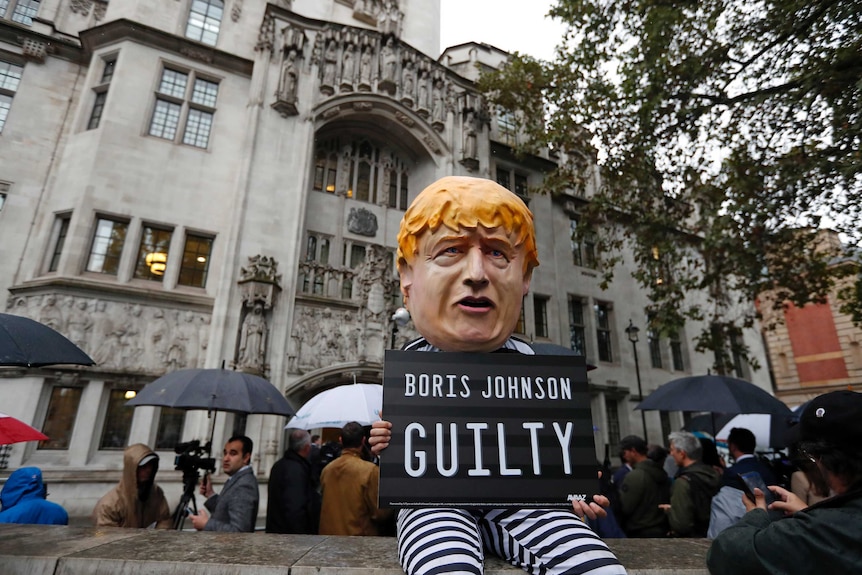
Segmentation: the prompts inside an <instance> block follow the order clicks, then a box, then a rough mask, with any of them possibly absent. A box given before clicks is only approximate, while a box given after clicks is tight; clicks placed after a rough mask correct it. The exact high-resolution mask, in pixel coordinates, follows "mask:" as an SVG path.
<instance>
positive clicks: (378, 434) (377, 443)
mask: <svg viewBox="0 0 862 575" xmlns="http://www.w3.org/2000/svg"><path fill="white" fill-rule="evenodd" d="M380 415H383V412H382V411H381V413H380ZM391 438H392V424H391V423H389V422H388V421H383V420H382V419H381V420H378V421H375V422H374V423H372V424H371V433H370V437H369V439H368V444H369V445H370V446H371V453H373V454H374V455H376V456H377V457H380V452H382V451H383V450H384V449H386V448H387V447H389V440H390V439H391Z"/></svg>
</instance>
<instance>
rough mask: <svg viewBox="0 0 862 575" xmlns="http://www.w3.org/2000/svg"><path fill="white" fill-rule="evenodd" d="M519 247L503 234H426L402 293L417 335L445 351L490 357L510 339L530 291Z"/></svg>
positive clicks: (403, 274) (497, 230) (445, 231)
mask: <svg viewBox="0 0 862 575" xmlns="http://www.w3.org/2000/svg"><path fill="white" fill-rule="evenodd" d="M524 257H525V254H524V249H523V247H522V246H516V244H515V236H514V234H507V233H506V232H505V231H504V230H503V229H501V228H493V229H488V228H484V227H481V226H479V227H478V228H460V229H459V230H458V231H457V232H456V231H452V230H451V229H449V228H447V227H445V226H441V227H440V228H438V229H437V230H436V231H435V232H433V233H428V232H426V233H425V234H424V235H423V236H422V237H421V238H419V242H418V245H417V253H416V254H415V257H414V258H413V262H412V263H411V264H406V265H404V266H402V269H401V289H402V292H403V294H404V299H405V305H406V307H407V309H408V310H410V316H411V318H412V319H413V324H414V325H415V326H416V330H417V331H418V332H419V333H420V334H422V335H423V336H424V337H425V338H426V339H427V340H428V341H429V342H430V343H431V344H432V345H434V346H436V347H439V348H440V349H442V350H444V351H493V350H495V349H497V348H499V347H500V346H501V345H502V344H503V343H504V342H505V341H506V340H507V339H508V338H509V336H510V335H511V334H512V331H514V329H515V326H516V325H517V322H518V318H519V316H520V313H521V301H522V299H523V297H524V295H525V294H526V293H527V290H529V288H530V273H529V272H528V273H527V274H526V275H525V274H524V271H523V270H524V264H523V259H524Z"/></svg>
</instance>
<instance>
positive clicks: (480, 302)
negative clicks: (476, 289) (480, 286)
mask: <svg viewBox="0 0 862 575" xmlns="http://www.w3.org/2000/svg"><path fill="white" fill-rule="evenodd" d="M458 303H460V304H461V305H463V306H466V307H473V308H477V309H485V308H490V307H494V306H493V304H492V303H491V301H490V300H488V299H486V298H475V297H465V298H464V299H462V300H461V301H460V302H458Z"/></svg>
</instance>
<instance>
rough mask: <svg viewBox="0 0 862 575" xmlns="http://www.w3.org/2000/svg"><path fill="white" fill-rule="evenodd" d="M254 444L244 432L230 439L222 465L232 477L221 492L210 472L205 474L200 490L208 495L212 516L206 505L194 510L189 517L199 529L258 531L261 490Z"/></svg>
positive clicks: (208, 506)
mask: <svg viewBox="0 0 862 575" xmlns="http://www.w3.org/2000/svg"><path fill="white" fill-rule="evenodd" d="M253 447H254V444H253V443H252V441H251V439H249V438H248V437H246V436H244V435H235V436H233V437H231V438H230V439H228V440H227V443H226V444H225V446H224V456H223V457H222V469H223V470H224V472H225V473H226V474H227V475H228V476H229V477H228V479H227V481H226V482H225V484H224V487H222V490H221V493H220V494H216V493H215V491H213V488H212V480H211V479H210V476H209V474H205V475H204V478H203V480H202V481H201V489H200V492H201V495H203V496H204V497H206V498H207V500H206V502H205V503H204V507H206V508H207V510H208V511H209V512H210V513H212V516H210V515H208V514H207V512H206V511H204V510H203V509H201V510H200V511H199V512H198V513H197V514H190V515H189V519H191V521H192V524H193V525H194V527H195V529H197V530H198V531H234V532H249V533H251V532H253V531H254V524H255V521H256V520H257V508H258V503H259V499H260V494H259V492H258V488H257V478H256V477H255V476H254V471H253V470H252V468H251V465H249V462H250V461H251V451H252V448H253Z"/></svg>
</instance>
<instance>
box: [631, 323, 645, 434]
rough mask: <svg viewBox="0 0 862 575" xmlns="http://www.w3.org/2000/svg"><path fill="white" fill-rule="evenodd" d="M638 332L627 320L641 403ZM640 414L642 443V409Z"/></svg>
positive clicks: (642, 394) (643, 415)
mask: <svg viewBox="0 0 862 575" xmlns="http://www.w3.org/2000/svg"><path fill="white" fill-rule="evenodd" d="M639 331H640V329H638V327H637V326H636V325H634V324H633V323H632V320H629V326H628V327H627V328H626V335H627V336H628V337H629V341H630V342H632V351H633V352H634V354H635V377H637V380H638V395H639V396H640V400H641V401H643V400H644V392H643V389H642V388H641V367H640V364H639V363H638V346H637V342H638V332H639ZM640 412H641V423H642V424H643V428H644V441H646V440H647V432H646V414H645V413H644V410H643V409H641V410H640Z"/></svg>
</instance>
